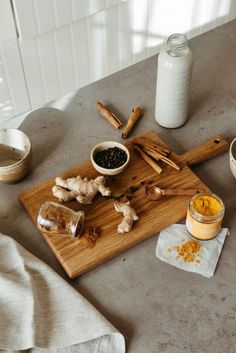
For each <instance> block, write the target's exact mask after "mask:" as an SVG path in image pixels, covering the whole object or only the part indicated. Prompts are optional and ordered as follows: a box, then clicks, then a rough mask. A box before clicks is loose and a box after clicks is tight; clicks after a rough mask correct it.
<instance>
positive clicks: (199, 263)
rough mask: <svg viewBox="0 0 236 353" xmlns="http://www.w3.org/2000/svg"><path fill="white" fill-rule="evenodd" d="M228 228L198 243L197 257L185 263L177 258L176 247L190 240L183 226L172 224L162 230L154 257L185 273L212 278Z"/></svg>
mask: <svg viewBox="0 0 236 353" xmlns="http://www.w3.org/2000/svg"><path fill="white" fill-rule="evenodd" d="M229 234H230V233H229V230H228V228H222V229H221V232H220V233H219V235H218V236H217V237H216V238H214V239H212V240H208V241H200V251H199V255H197V256H196V258H195V261H193V262H185V261H184V259H183V257H181V256H180V257H178V252H177V250H176V246H181V245H182V244H183V243H185V242H186V241H188V240H192V239H191V238H190V236H189V234H188V231H187V229H186V226H185V225H184V224H173V225H171V226H170V227H168V228H166V229H164V230H162V231H161V232H160V234H159V238H158V241H157V247H156V256H157V257H158V258H159V259H160V260H162V261H165V262H167V263H169V264H171V265H173V266H175V267H178V268H180V269H182V270H185V271H190V272H196V273H199V274H201V275H203V276H205V277H208V278H210V277H212V276H213V274H214V272H215V269H216V265H217V262H218V260H219V257H220V253H221V250H222V247H223V245H224V241H225V237H226V235H229Z"/></svg>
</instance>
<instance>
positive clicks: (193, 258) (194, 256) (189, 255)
mask: <svg viewBox="0 0 236 353" xmlns="http://www.w3.org/2000/svg"><path fill="white" fill-rule="evenodd" d="M175 249H176V251H177V254H178V255H177V257H176V258H177V259H179V258H182V259H183V260H184V262H195V264H199V263H200V260H199V254H200V250H201V245H200V243H199V242H198V241H196V240H188V241H186V242H184V243H183V244H181V245H177V246H176V247H175Z"/></svg>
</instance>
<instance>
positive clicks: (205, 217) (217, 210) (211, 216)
mask: <svg viewBox="0 0 236 353" xmlns="http://www.w3.org/2000/svg"><path fill="white" fill-rule="evenodd" d="M204 199H205V200H207V201H209V200H210V201H213V202H214V203H215V205H216V206H217V207H215V205H214V206H212V205H209V209H210V208H211V207H214V208H212V213H211V212H210V213H209V212H206V211H207V209H206V208H205V205H204V201H203V205H200V207H197V206H198V205H199V202H201V203H202V200H204ZM201 208H202V210H201ZM189 210H190V212H191V214H192V216H193V217H194V218H195V219H196V220H198V221H206V222H209V223H210V222H214V221H216V220H218V219H220V218H223V216H224V212H225V207H224V204H223V202H222V200H221V199H220V198H219V197H218V196H217V195H215V194H212V193H199V194H197V195H195V196H194V197H193V198H192V199H191V201H190V204H189Z"/></svg>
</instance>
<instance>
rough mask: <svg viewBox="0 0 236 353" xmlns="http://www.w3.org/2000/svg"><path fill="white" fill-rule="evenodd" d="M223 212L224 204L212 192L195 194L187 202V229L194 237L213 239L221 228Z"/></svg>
mask: <svg viewBox="0 0 236 353" xmlns="http://www.w3.org/2000/svg"><path fill="white" fill-rule="evenodd" d="M224 213H225V207H224V204H223V202H222V200H221V199H220V198H219V197H218V196H216V195H215V194H212V193H200V194H197V195H195V196H194V197H193V198H192V199H191V201H190V203H189V207H188V212H187V218H186V227H187V230H188V232H189V233H190V235H191V236H193V237H194V238H196V239H199V240H210V239H213V238H215V237H216V236H217V235H218V233H219V232H220V230H221V224H222V220H223V217H224Z"/></svg>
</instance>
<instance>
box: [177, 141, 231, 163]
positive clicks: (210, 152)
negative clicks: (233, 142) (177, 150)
mask: <svg viewBox="0 0 236 353" xmlns="http://www.w3.org/2000/svg"><path fill="white" fill-rule="evenodd" d="M228 149H229V143H228V142H227V141H226V140H225V139H224V138H223V137H222V136H220V135H216V136H213V137H212V138H210V139H209V140H207V141H206V142H204V143H203V144H201V145H199V146H197V147H195V148H193V149H191V150H190V151H188V152H186V153H184V154H182V156H181V162H185V163H187V164H188V165H190V166H194V165H197V164H200V163H202V162H205V161H207V160H208V159H210V158H213V157H215V156H218V155H219V154H221V153H224V152H226V151H228Z"/></svg>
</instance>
